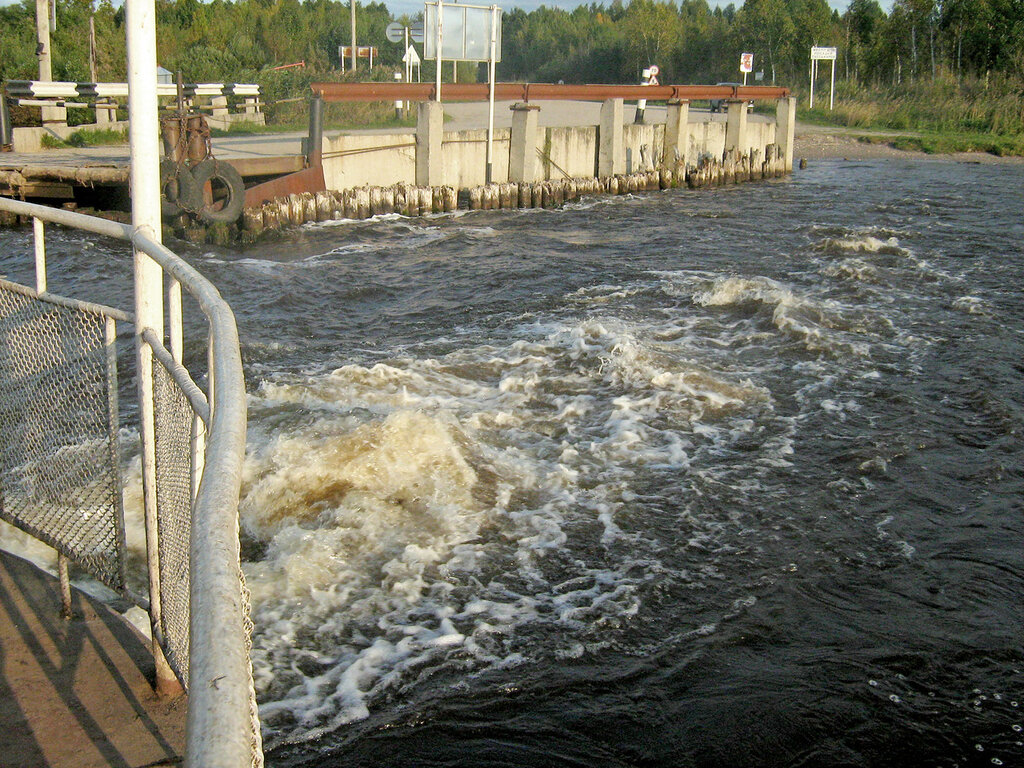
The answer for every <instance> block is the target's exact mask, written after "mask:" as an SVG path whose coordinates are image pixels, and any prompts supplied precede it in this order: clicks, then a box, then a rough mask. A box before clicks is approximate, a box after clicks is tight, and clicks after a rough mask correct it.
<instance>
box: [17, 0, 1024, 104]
mask: <svg viewBox="0 0 1024 768" xmlns="http://www.w3.org/2000/svg"><path fill="white" fill-rule="evenodd" d="M56 2H57V9H56V17H57V25H56V29H55V30H54V31H53V32H52V35H51V40H52V44H51V48H52V61H53V76H54V79H55V80H72V81H83V80H89V79H90V78H91V73H92V70H91V66H92V68H94V69H95V73H96V77H97V79H99V80H101V81H123V80H124V78H125V60H124V58H125V53H124V8H123V6H121V7H115V6H114V5H113V4H112V3H111V2H110V0H98V2H93V0H56ZM156 10H157V49H158V50H157V57H158V62H159V63H160V64H161V65H162V66H164V67H166V68H167V69H169V70H171V71H175V72H176V71H180V72H181V73H182V76H183V78H184V79H185V80H186V81H193V82H204V81H236V82H243V81H253V80H255V81H260V82H263V81H267V80H273V76H271V75H270V74H268V73H271V72H274V71H275V70H273V69H272V68H274V67H277V66H281V65H285V64H291V63H295V62H299V61H303V62H305V64H306V67H307V68H308V70H311V71H314V72H317V73H321V74H322V73H325V72H329V71H330V70H333V69H337V68H339V66H340V63H339V60H338V46H339V45H343V44H347V43H348V42H349V35H350V31H349V5H348V3H347V2H344V3H342V2H337V0H304V1H302V2H300V0H236V1H235V2H226V1H225V0H212V2H199V0H157V3H156ZM90 17H91V18H92V21H93V27H94V29H95V38H94V42H92V43H91V42H90V38H89V35H87V34H85V33H84V30H88V29H89V19H90ZM356 18H357V38H358V42H359V44H361V45H376V46H377V47H378V48H379V52H380V64H381V65H382V66H384V67H387V68H389V69H395V68H401V63H400V61H401V56H402V53H403V51H402V46H401V44H397V43H389V42H387V40H386V38H385V34H384V30H385V27H386V26H387V25H388V23H390V22H391V21H393V20H398V21H404V22H407V23H408V22H411V21H413V19H410V18H406V17H402V18H399V19H396V18H395V17H394V16H393V15H392V14H391V12H390V11H389V10H388V8H387V6H386V5H385V4H384V3H382V2H372V3H366V4H358V5H357V12H356ZM812 45H824V46H835V47H837V48H838V50H839V58H838V60H837V62H836V64H837V76H838V77H839V78H844V79H846V80H848V81H851V82H854V83H859V84H866V85H884V86H887V85H900V84H901V83H904V82H905V81H916V80H921V79H925V78H934V77H937V76H939V75H940V74H941V75H943V76H950V75H953V76H956V77H967V76H971V77H984V76H986V75H988V74H989V73H993V72H995V73H999V74H1002V75H1007V76H1009V77H1011V78H1014V79H1024V0H896V2H895V4H894V5H893V7H892V9H891V10H890V11H889V12H888V13H886V12H885V11H884V10H883V9H882V7H881V6H880V5H879V3H878V2H877V0H851V2H850V4H849V6H848V7H847V9H846V10H845V12H843V13H840V12H838V11H835V10H832V9H831V8H830V7H829V6H828V4H827V2H826V0H746V2H744V3H743V4H742V5H740V6H738V7H737V6H735V5H732V4H730V5H728V6H726V7H724V8H717V7H716V8H712V7H711V6H709V5H708V3H707V0H681V2H679V3H676V2H673V1H669V2H666V1H664V0H630V1H629V2H628V3H624V2H622V0H613V2H611V3H610V4H608V5H605V4H601V3H592V4H590V5H581V6H579V7H577V8H575V9H574V10H562V9H559V8H550V7H545V6H541V7H540V8H537V9H536V10H533V11H529V12H527V11H524V10H522V9H518V8H516V9H512V10H509V11H507V12H506V13H505V14H504V19H503V46H502V53H503V58H502V61H501V62H500V64H499V65H498V77H499V79H501V80H525V81H535V82H557V81H559V80H562V81H565V82H571V83H596V82H612V83H631V82H638V81H639V79H640V74H641V71H642V70H643V69H644V68H645V67H647V66H649V65H651V64H657V65H658V66H659V67H660V68H661V71H662V76H661V80H662V82H672V83H713V82H717V81H722V80H727V81H735V80H738V79H740V77H741V76H740V73H739V71H738V68H739V57H740V53H741V52H744V51H748V52H752V53H753V54H754V69H755V70H756V71H758V72H761V73H763V82H764V83H779V84H784V85H794V84H800V83H802V82H803V81H805V80H806V78H807V72H808V71H809V55H810V48H811V46H812ZM35 47H36V44H35V3H34V0H21V2H20V3H19V4H15V5H11V6H7V7H3V8H0V51H2V52H3V55H2V57H0V78H4V79H32V78H34V77H36V76H37V74H38V64H37V61H36V57H35ZM363 65H364V66H365V62H363ZM471 69H472V68H470V70H471ZM462 71H463V70H460V72H462ZM379 74H381V73H379ZM423 74H424V78H428V77H432V69H431V65H430V63H429V62H424V72H423ZM381 76H387V75H386V74H381ZM283 77H284V76H278V80H280V79H282V78H283ZM449 77H450V74H449ZM751 82H753V80H751Z"/></svg>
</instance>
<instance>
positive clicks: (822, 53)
mask: <svg viewBox="0 0 1024 768" xmlns="http://www.w3.org/2000/svg"><path fill="white" fill-rule="evenodd" d="M835 60H836V49H835V48H826V47H825V46H821V45H815V46H812V47H811V61H835Z"/></svg>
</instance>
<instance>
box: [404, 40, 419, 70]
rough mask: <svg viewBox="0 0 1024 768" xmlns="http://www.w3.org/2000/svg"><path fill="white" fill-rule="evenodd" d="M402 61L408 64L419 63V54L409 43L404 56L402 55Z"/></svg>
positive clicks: (416, 64)
mask: <svg viewBox="0 0 1024 768" xmlns="http://www.w3.org/2000/svg"><path fill="white" fill-rule="evenodd" d="M402 61H404V62H405V63H406V64H408V65H410V66H413V67H418V66H419V65H420V55H419V54H418V53H416V49H415V48H413V47H412V46H411V45H410V46H409V48H408V49H407V50H406V52H405V56H403V57H402Z"/></svg>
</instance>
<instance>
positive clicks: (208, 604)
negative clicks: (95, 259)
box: [0, 197, 262, 768]
mask: <svg viewBox="0 0 1024 768" xmlns="http://www.w3.org/2000/svg"><path fill="white" fill-rule="evenodd" d="M0 210H3V211H7V212H9V213H13V214H16V215H19V216H23V217H31V218H32V220H33V223H34V229H33V231H34V234H35V242H36V267H37V273H36V289H37V290H36V291H35V293H36V295H39V294H43V293H45V292H46V286H47V279H46V259H45V235H44V224H43V222H46V223H51V224H59V225H62V226H66V227H73V228H77V229H81V230H84V231H87V232H92V233H94V234H98V235H104V236H107V237H111V238H117V239H121V240H126V241H129V242H131V243H132V245H133V246H134V247H135V248H136V249H137V250H138V251H141V252H143V253H145V254H146V255H147V256H148V257H150V258H151V259H153V261H154V262H156V263H157V264H158V265H159V266H160V267H161V268H162V270H163V272H164V273H165V274H166V275H167V276H169V277H170V278H172V279H173V281H174V282H175V283H177V284H179V285H180V286H182V287H183V288H184V289H185V290H186V291H188V293H189V294H190V295H191V296H192V297H193V298H194V299H195V300H196V302H197V303H198V305H199V307H200V309H201V311H202V312H203V314H204V315H205V316H206V318H207V321H208V324H209V333H210V336H209V344H210V355H209V359H210V367H209V379H210V382H211V386H209V387H208V396H207V397H206V398H204V397H203V396H202V393H201V392H200V391H198V387H196V386H195V384H194V383H193V382H191V379H190V377H189V378H188V379H187V380H186V379H185V377H187V376H188V373H187V371H185V369H184V368H183V367H182V366H181V365H180V359H179V360H175V357H177V355H174V354H172V352H168V351H167V350H166V349H164V347H163V344H162V342H161V339H160V338H159V336H158V335H156V334H155V333H153V332H152V330H149V331H147V330H146V329H140V328H139V327H138V326H136V327H137V333H138V334H139V335H140V336H142V343H143V344H145V345H147V346H148V347H149V348H150V349H152V350H154V353H155V356H156V358H157V360H158V362H160V363H161V364H163V365H165V367H166V366H168V364H169V370H170V372H171V375H172V376H173V377H174V378H175V379H176V380H178V379H179V378H181V379H183V380H182V381H180V382H179V385H180V386H181V387H182V390H183V392H184V393H185V395H186V396H187V397H188V399H189V401H190V402H192V403H193V406H194V408H195V409H196V411H197V414H198V415H199V416H200V417H205V418H204V419H203V420H204V421H208V424H209V427H208V438H207V443H206V450H205V452H203V453H204V455H203V458H202V461H201V462H200V463H199V468H200V469H201V478H200V481H199V483H198V488H197V492H196V495H195V499H194V503H193V508H192V525H191V533H190V547H189V551H190V574H191V578H190V584H191V592H190V609H189V634H190V644H189V674H188V679H187V680H184V681H182V682H184V683H185V685H186V687H187V690H188V693H189V707H188V724H187V754H186V763H187V765H189V766H196V767H198V766H204V767H206V766H224V767H225V768H227V767H228V766H231V767H233V768H242V767H243V766H250V765H259V764H261V763H262V748H261V743H260V735H259V723H258V717H257V713H256V703H255V697H254V694H253V686H252V668H251V663H250V660H249V655H248V643H249V637H248V632H247V629H246V625H247V596H246V594H245V589H244V584H243V580H242V575H241V570H240V566H239V542H238V497H239V487H240V484H241V473H242V460H243V457H244V452H245V430H246V401H245V381H244V378H243V374H242V361H241V354H240V351H239V343H238V332H237V328H236V325H235V320H234V315H233V313H232V311H231V309H230V307H229V306H228V305H227V303H226V302H225V301H224V299H223V298H222V297H221V295H220V293H219V292H218V291H217V289H216V288H215V287H214V286H213V285H212V284H211V283H210V282H209V281H207V280H206V279H205V278H204V277H203V276H202V275H201V274H200V273H199V272H198V271H196V270H195V269H194V268H193V267H191V266H190V265H189V264H187V263H185V262H184V261H182V260H181V259H180V258H179V257H178V256H176V255H175V254H174V253H173V252H171V251H170V250H168V249H167V248H166V247H164V246H163V245H162V244H160V243H157V242H154V241H153V240H152V239H151V238H149V237H148V236H147V235H146V234H145V233H143V232H141V231H140V230H138V229H135V228H133V227H130V226H127V225H124V224H119V223H116V222H112V221H107V220H105V219H99V218H95V217H92V216H84V215H82V214H79V213H74V212H72V211H65V210H60V209H55V208H49V207H46V206H41V205H35V204H31V203H24V202H20V201H17V200H11V199H9V198H3V197H0ZM26 290H31V289H26ZM47 297H48V298H51V299H52V298H56V297H50V296H49V294H47ZM179 344H180V342H176V343H175V344H174V346H179ZM179 349H180V347H179ZM212 382H216V386H212ZM204 406H206V407H205V408H204Z"/></svg>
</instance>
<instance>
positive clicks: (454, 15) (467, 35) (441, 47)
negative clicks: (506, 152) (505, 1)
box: [423, 0, 501, 182]
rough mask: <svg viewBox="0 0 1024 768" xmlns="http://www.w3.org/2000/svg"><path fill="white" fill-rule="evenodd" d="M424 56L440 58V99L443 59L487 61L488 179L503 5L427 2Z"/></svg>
mask: <svg viewBox="0 0 1024 768" xmlns="http://www.w3.org/2000/svg"><path fill="white" fill-rule="evenodd" d="M423 21H424V28H425V34H424V36H423V40H424V42H423V58H425V59H434V60H435V61H437V75H436V82H435V84H434V94H435V96H436V99H437V101H441V62H442V61H443V60H444V59H450V60H452V61H453V62H455V61H486V62H487V63H488V67H487V80H488V84H487V86H488V113H489V114H488V119H487V181H488V182H490V180H491V165H492V163H491V160H492V149H493V140H494V65H495V63H496V62H498V61H501V8H499V7H498V6H496V5H489V6H488V5H461V4H459V5H454V4H452V5H446V4H445V3H444V2H443V0H437V2H435V3H424V5H423Z"/></svg>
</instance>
